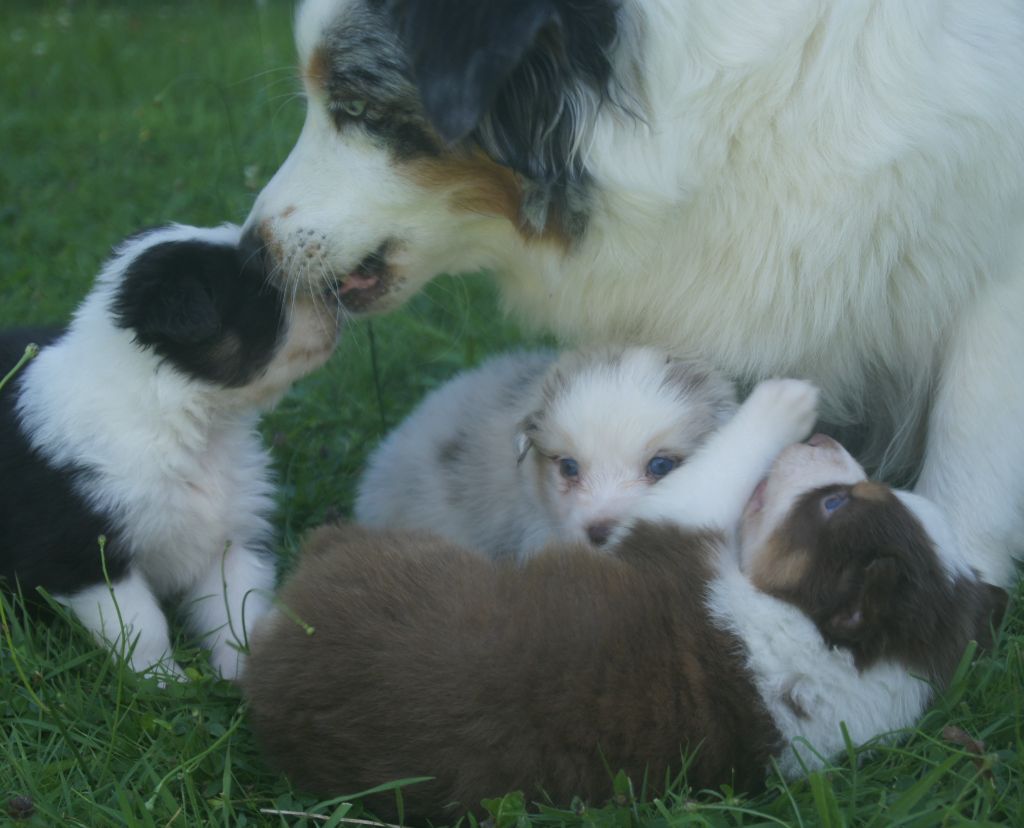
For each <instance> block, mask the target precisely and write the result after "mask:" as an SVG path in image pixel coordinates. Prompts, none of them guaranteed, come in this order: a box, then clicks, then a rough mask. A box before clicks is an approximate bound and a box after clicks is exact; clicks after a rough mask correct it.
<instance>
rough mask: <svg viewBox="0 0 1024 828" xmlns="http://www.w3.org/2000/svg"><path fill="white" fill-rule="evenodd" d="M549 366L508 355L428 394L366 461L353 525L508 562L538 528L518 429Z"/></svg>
mask: <svg viewBox="0 0 1024 828" xmlns="http://www.w3.org/2000/svg"><path fill="white" fill-rule="evenodd" d="M554 358H555V356H554V354H553V353H550V352H546V351H540V352H522V353H514V354H505V355H502V356H499V357H495V358H493V359H490V360H488V361H487V362H485V363H484V364H482V365H481V366H480V367H478V368H476V369H474V370H471V371H467V372H465V373H463V374H460V375H459V376H457V377H456V378H454V379H453V380H450V381H449V382H447V383H445V384H444V385H442V386H441V387H440V388H438V389H436V390H434V391H433V392H431V393H430V394H429V395H428V396H427V397H426V399H424V400H423V402H422V403H420V405H419V406H418V407H417V408H416V409H415V410H414V411H413V413H412V414H410V415H409V417H408V418H407V419H406V420H405V421H404V422H403V423H402V424H401V425H399V426H398V428H396V429H395V430H394V431H393V432H391V434H389V435H388V436H387V437H386V438H385V440H384V442H382V443H381V445H380V446H379V447H378V448H377V449H376V451H374V453H373V455H372V456H371V457H370V459H369V461H368V463H367V469H366V472H365V473H364V474H363V477H362V480H361V481H360V483H359V491H358V494H357V497H356V505H355V514H356V519H357V520H358V521H359V522H360V523H362V524H364V525H367V526H375V527H379V528H392V529H394V528H401V529H418V530H425V531H432V532H437V533H438V534H442V535H444V536H445V537H448V538H451V539H453V540H455V541H457V542H458V543H462V544H465V545H467V546H469V547H472V548H474V549H482V550H487V551H488V552H489V553H491V554H493V555H494V556H496V557H509V556H512V555H514V553H515V552H516V551H517V550H518V549H519V547H520V546H521V545H522V534H523V529H524V526H530V525H531V524H534V523H536V522H537V521H538V520H543V515H538V514H537V509H536V508H535V506H534V505H533V504H532V503H529V502H527V501H526V500H524V492H523V491H522V483H521V481H520V478H519V475H518V470H517V466H516V454H515V445H514V443H515V434H516V429H517V426H518V423H519V421H520V420H521V419H522V418H523V417H524V416H525V415H526V414H527V413H528V412H529V410H530V408H531V406H532V405H533V404H534V403H533V399H534V396H535V394H536V392H537V389H538V388H539V386H540V381H541V379H542V378H543V375H544V372H545V371H546V370H547V368H548V367H549V366H550V365H551V363H552V362H553V361H554Z"/></svg>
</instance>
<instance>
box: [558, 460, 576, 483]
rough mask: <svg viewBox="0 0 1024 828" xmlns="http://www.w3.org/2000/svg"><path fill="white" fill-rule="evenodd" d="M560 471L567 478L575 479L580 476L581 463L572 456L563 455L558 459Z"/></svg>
mask: <svg viewBox="0 0 1024 828" xmlns="http://www.w3.org/2000/svg"><path fill="white" fill-rule="evenodd" d="M558 473H559V474H560V475H562V477H564V478H565V479H566V480H575V479H576V478H577V477H579V476H580V464H579V463H577V462H576V461H575V460H573V459H572V458H571V457H563V458H562V459H561V460H559V461H558Z"/></svg>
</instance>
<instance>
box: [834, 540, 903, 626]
mask: <svg viewBox="0 0 1024 828" xmlns="http://www.w3.org/2000/svg"><path fill="white" fill-rule="evenodd" d="M901 584H902V567H901V565H900V563H899V560H898V558H896V557H888V556H887V557H879V558H875V559H874V560H873V561H871V563H869V564H868V565H867V566H866V567H865V569H864V574H863V576H862V578H861V579H860V580H859V585H858V586H856V587H854V589H853V590H852V592H851V594H850V595H849V596H845V597H844V598H843V600H842V603H841V605H840V607H839V608H838V609H836V610H835V611H834V612H833V613H832V614H831V616H830V617H829V618H828V619H827V620H826V622H825V629H824V632H825V635H826V637H827V638H828V639H829V640H830V641H831V642H832V643H835V644H858V643H860V642H863V641H865V640H867V639H869V638H872V637H873V636H874V635H875V634H876V633H877V632H879V631H880V630H882V629H884V626H885V621H886V618H887V617H888V614H889V611H890V609H891V608H892V607H893V606H896V602H897V600H898V592H899V590H900V587H901Z"/></svg>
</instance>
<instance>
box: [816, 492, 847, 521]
mask: <svg viewBox="0 0 1024 828" xmlns="http://www.w3.org/2000/svg"><path fill="white" fill-rule="evenodd" d="M849 499H850V496H849V495H848V494H846V492H834V493H833V494H830V495H825V498H824V499H823V500H822V501H821V509H822V511H823V512H824V513H825V516H826V517H828V516H829V515H831V514H832V513H833V512H835V511H836V510H837V509H841V508H842V507H843V506H845V505H846V502H847V501H848V500H849Z"/></svg>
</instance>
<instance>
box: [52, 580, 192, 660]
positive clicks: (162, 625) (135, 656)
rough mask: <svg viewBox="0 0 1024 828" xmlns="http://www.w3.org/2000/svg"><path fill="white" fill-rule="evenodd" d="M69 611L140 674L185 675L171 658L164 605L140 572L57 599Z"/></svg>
mask: <svg viewBox="0 0 1024 828" xmlns="http://www.w3.org/2000/svg"><path fill="white" fill-rule="evenodd" d="M54 597H55V598H56V600H58V601H59V602H60V603H62V604H64V605H66V606H67V607H69V608H70V609H71V610H72V611H73V612H74V613H75V616H76V617H77V618H78V620H79V621H81V622H82V624H83V626H85V627H86V628H87V629H88V630H89V632H91V633H92V634H93V636H94V637H95V638H96V639H97V640H98V641H100V642H103V643H105V644H108V645H110V646H111V647H112V648H113V650H114V655H115V656H121V655H123V656H125V657H126V658H127V659H128V663H129V664H130V665H131V668H132V669H133V670H135V671H136V672H137V673H147V674H155V675H160V674H167V675H170V676H173V677H174V678H176V679H183V678H184V677H185V674H184V673H183V672H182V670H181V668H180V667H179V666H178V665H177V664H176V663H175V662H174V660H173V658H172V657H171V638H170V634H169V633H168V628H167V618H166V617H165V616H164V613H163V610H162V609H161V608H160V602H159V601H157V599H156V596H154V595H153V592H152V590H150V588H149V585H148V584H147V583H146V580H145V578H143V577H142V576H141V575H140V574H139V573H138V572H134V571H131V572H129V573H128V575H127V576H126V577H125V578H122V579H120V580H118V581H114V582H113V583H111V584H110V585H109V586H108V585H107V584H105V583H103V584H97V585H96V586H92V587H88V588H86V589H83V590H81V591H80V592H76V593H74V594H73V595H67V596H54Z"/></svg>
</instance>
